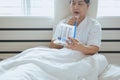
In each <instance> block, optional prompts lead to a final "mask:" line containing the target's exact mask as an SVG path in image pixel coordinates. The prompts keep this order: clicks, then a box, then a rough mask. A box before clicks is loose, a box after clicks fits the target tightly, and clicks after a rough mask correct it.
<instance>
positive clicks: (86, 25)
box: [52, 17, 101, 47]
mask: <svg viewBox="0 0 120 80" xmlns="http://www.w3.org/2000/svg"><path fill="white" fill-rule="evenodd" d="M69 19H70V17H69V18H66V19H64V20H62V21H61V22H60V23H59V24H61V23H67V22H68V20H69ZM59 24H58V25H59ZM58 25H57V26H56V29H55V31H54V34H53V38H52V40H55V39H57V38H58V37H59V32H60V29H59V28H58ZM76 39H77V40H79V41H80V42H81V43H83V44H85V45H95V46H98V47H100V45H101V25H100V23H99V22H97V21H96V20H95V19H92V18H89V17H86V18H85V19H84V20H83V21H82V22H81V23H80V24H79V25H78V27H77V29H76Z"/></svg>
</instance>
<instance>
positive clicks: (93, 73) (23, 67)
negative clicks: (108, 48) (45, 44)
mask: <svg viewBox="0 0 120 80" xmlns="http://www.w3.org/2000/svg"><path fill="white" fill-rule="evenodd" d="M104 58H105V57H103V56H102V55H99V54H95V55H93V56H85V55H83V54H82V53H80V52H77V51H73V50H70V49H67V48H63V49H60V50H58V49H50V48H41V47H36V48H31V49H28V50H25V51H23V52H22V53H20V54H18V55H17V56H14V57H12V58H9V59H7V60H4V61H2V62H0V80H98V75H99V74H100V73H101V72H102V71H103V70H104V69H105V67H106V66H107V64H108V63H107V61H106V59H104ZM100 61H102V62H100ZM100 65H102V67H101V66H100ZM103 65H104V66H103Z"/></svg>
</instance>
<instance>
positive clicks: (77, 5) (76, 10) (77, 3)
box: [70, 0, 89, 18]
mask: <svg viewBox="0 0 120 80" xmlns="http://www.w3.org/2000/svg"><path fill="white" fill-rule="evenodd" d="M88 7H89V4H87V3H85V1H84V0H71V3H70V8H71V11H72V14H73V16H79V17H81V18H82V17H85V16H86V13H87V10H88Z"/></svg>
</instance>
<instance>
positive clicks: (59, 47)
mask: <svg viewBox="0 0 120 80" xmlns="http://www.w3.org/2000/svg"><path fill="white" fill-rule="evenodd" d="M50 47H51V48H56V49H61V48H63V46H61V45H57V44H55V43H53V40H52V41H51V42H50Z"/></svg>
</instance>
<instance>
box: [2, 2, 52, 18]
mask: <svg viewBox="0 0 120 80" xmlns="http://www.w3.org/2000/svg"><path fill="white" fill-rule="evenodd" d="M0 16H43V17H53V16H54V0H0Z"/></svg>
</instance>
